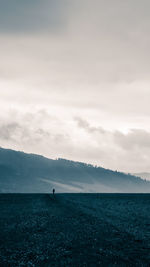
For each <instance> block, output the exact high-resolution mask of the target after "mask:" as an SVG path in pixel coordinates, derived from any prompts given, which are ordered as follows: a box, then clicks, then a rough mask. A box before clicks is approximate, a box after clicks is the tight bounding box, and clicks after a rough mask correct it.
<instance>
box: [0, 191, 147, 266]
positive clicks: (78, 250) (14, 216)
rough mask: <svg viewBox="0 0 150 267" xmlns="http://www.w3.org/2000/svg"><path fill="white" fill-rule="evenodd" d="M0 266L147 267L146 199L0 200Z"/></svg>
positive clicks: (45, 197)
mask: <svg viewBox="0 0 150 267" xmlns="http://www.w3.org/2000/svg"><path fill="white" fill-rule="evenodd" d="M0 266H4V267H5V266H11V267H13V266H15V267H17V266H27V267H28V266H35V267H39V266H60V267H61V266H66V267H70V266H74V267H78V266H150V195H149V194H56V195H55V196H54V197H53V196H52V195H51V194H0Z"/></svg>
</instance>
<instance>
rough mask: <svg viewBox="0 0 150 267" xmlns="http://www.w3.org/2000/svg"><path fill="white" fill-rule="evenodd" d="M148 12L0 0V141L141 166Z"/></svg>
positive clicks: (47, 0) (81, 2)
mask: <svg viewBox="0 0 150 267" xmlns="http://www.w3.org/2000/svg"><path fill="white" fill-rule="evenodd" d="M149 10H150V1H149V0H143V1H141V0H126V1H124V0H113V1H112V0H75V1H73V0H72V1H71V0H42V1H41V0H22V1H18V0H13V1H12V0H0V146H1V147H6V148H12V149H17V150H23V151H25V152H32V153H38V154H42V155H45V156H47V157H50V158H58V157H62V158H68V159H72V160H78V161H84V162H90V163H93V164H97V165H99V166H103V167H106V168H110V169H114V170H116V169H117V170H122V171H127V172H143V171H150V163H149V162H150V161H149V158H150V53H149V48H150V16H149Z"/></svg>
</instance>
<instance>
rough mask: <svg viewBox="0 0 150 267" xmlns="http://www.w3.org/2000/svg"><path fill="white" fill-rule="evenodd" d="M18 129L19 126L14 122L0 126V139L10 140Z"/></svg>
mask: <svg viewBox="0 0 150 267" xmlns="http://www.w3.org/2000/svg"><path fill="white" fill-rule="evenodd" d="M19 129H20V125H19V124H18V123H16V122H14V123H8V124H2V125H0V139H2V140H6V141H7V140H12V139H13V136H14V134H16V132H17V131H18V130H19Z"/></svg>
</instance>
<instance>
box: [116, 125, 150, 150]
mask: <svg viewBox="0 0 150 267" xmlns="http://www.w3.org/2000/svg"><path fill="white" fill-rule="evenodd" d="M114 140H115V143H116V144H117V145H119V146H121V147H122V148H123V149H125V150H129V151H130V150H131V149H132V150H134V149H139V150H140V149H142V148H144V149H145V148H146V149H149V148H150V132H147V131H145V130H142V129H132V130H130V131H129V133H128V134H123V133H121V132H119V131H116V132H115V133H114Z"/></svg>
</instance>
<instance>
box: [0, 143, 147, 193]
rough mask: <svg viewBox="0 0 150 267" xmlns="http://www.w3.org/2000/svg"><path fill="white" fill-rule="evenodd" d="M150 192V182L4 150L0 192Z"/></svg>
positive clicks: (1, 152)
mask: <svg viewBox="0 0 150 267" xmlns="http://www.w3.org/2000/svg"><path fill="white" fill-rule="evenodd" d="M53 187H55V188H56V192H107V193H110V192H127V193H128V192H129V193H130V192H131V193H132V192H150V182H148V181H144V180H142V179H141V178H139V177H135V176H133V175H130V174H125V173H121V172H117V171H116V172H115V171H111V170H107V169H104V168H101V167H95V166H92V165H90V164H85V163H81V162H74V161H70V160H65V159H57V160H52V159H48V158H45V157H43V156H39V155H35V154H26V153H23V152H18V151H14V150H10V149H3V148H0V192H1V193H2V192H3V193H5V192H20V193H23V192H25V193H26V192H28V193H30V192H33V193H36V192H51V190H52V188H53Z"/></svg>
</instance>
